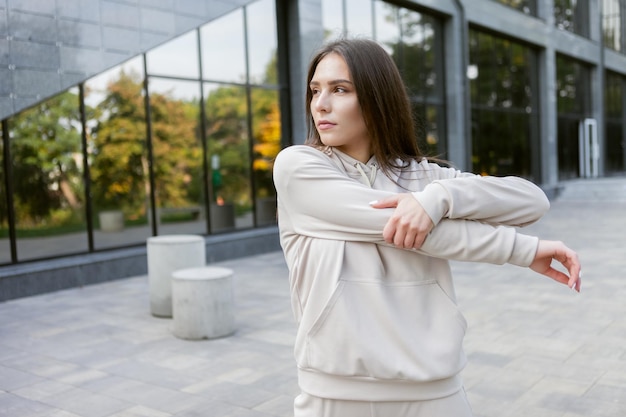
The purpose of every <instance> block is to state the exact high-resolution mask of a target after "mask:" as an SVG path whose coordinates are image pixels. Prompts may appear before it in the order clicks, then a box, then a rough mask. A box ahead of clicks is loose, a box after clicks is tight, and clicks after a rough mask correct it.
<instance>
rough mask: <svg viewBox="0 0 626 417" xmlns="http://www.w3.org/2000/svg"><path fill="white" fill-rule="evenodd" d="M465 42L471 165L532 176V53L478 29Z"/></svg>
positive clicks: (494, 172) (487, 171) (485, 170)
mask: <svg viewBox="0 0 626 417" xmlns="http://www.w3.org/2000/svg"><path fill="white" fill-rule="evenodd" d="M469 46H470V66H469V69H468V77H469V79H470V97H471V102H472V112H471V117H472V163H473V170H474V171H475V172H479V173H483V174H488V175H519V176H523V177H526V178H529V179H532V177H533V172H532V167H531V165H532V152H531V143H532V136H533V129H532V125H533V122H534V121H535V115H534V110H533V108H534V106H533V96H532V82H533V81H532V80H533V74H534V72H535V71H536V60H535V53H534V52H533V51H532V50H531V49H530V48H528V47H526V46H524V45H522V44H519V43H516V42H512V41H510V40H508V39H503V38H498V37H496V36H493V35H491V34H487V33H483V32H480V31H478V30H470V42H469Z"/></svg>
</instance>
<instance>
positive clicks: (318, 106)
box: [313, 92, 329, 111]
mask: <svg viewBox="0 0 626 417" xmlns="http://www.w3.org/2000/svg"><path fill="white" fill-rule="evenodd" d="M313 105H314V106H315V110H317V111H328V109H329V102H328V96H327V95H326V94H325V93H324V92H320V93H319V94H318V95H317V97H314V98H313Z"/></svg>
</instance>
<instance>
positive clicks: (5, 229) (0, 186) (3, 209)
mask: <svg viewBox="0 0 626 417" xmlns="http://www.w3.org/2000/svg"><path fill="white" fill-rule="evenodd" d="M3 139H4V133H3V129H0V167H4V140H3ZM5 176H6V173H5V172H4V168H3V169H0V264H3V263H9V262H11V243H10V240H9V239H10V235H9V209H8V206H7V197H8V196H7V190H6V188H5V181H6V177H5Z"/></svg>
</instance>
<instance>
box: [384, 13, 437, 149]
mask: <svg viewBox="0 0 626 417" xmlns="http://www.w3.org/2000/svg"><path fill="white" fill-rule="evenodd" d="M375 6H376V8H375V11H376V20H375V24H376V34H377V40H378V41H379V42H380V43H381V44H382V45H383V46H384V47H385V48H386V49H387V51H388V52H389V54H390V55H391V56H392V58H393V59H394V61H395V63H396V65H397V66H398V68H399V69H400V73H401V74H402V77H403V78H404V82H405V84H406V86H407V88H408V90H409V95H410V98H411V102H412V103H413V109H414V112H415V116H416V119H417V120H418V133H419V138H420V143H419V145H420V149H421V150H422V152H424V153H426V154H429V155H433V156H441V155H442V154H443V153H444V152H445V141H443V140H440V136H441V134H442V132H441V129H442V128H443V126H444V125H445V123H444V110H443V109H444V106H443V86H442V80H441V79H438V77H437V74H438V73H441V72H442V68H441V67H440V65H441V60H440V58H438V57H440V56H441V55H440V48H439V43H440V42H441V29H440V26H439V23H438V21H437V20H436V19H435V18H433V17H432V16H429V15H427V14H423V13H419V12H416V11H413V10H409V9H405V8H402V7H397V6H394V5H391V4H388V3H385V2H382V1H376V2H375Z"/></svg>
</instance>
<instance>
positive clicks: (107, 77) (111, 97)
mask: <svg viewBox="0 0 626 417" xmlns="http://www.w3.org/2000/svg"><path fill="white" fill-rule="evenodd" d="M141 68H142V65H141V59H140V58H137V59H134V60H131V61H129V62H127V63H125V64H123V65H120V66H118V67H115V68H114V69H112V70H110V71H107V72H106V73H104V74H101V75H99V76H98V77H94V78H92V79H91V80H88V81H87V82H86V83H85V92H86V93H85V94H86V97H85V102H86V103H88V106H87V110H86V111H87V126H88V131H87V140H88V153H89V164H90V168H89V169H90V176H91V194H92V199H93V200H92V201H93V214H94V219H93V221H94V228H95V230H94V246H95V248H96V249H102V248H111V247H119V246H123V245H128V244H137V243H141V242H145V240H146V238H147V237H149V236H151V235H152V230H151V228H150V225H149V221H148V213H149V197H148V195H149V190H150V182H149V174H148V166H149V163H148V152H147V140H146V119H145V105H144V94H143V71H142V70H141Z"/></svg>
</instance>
